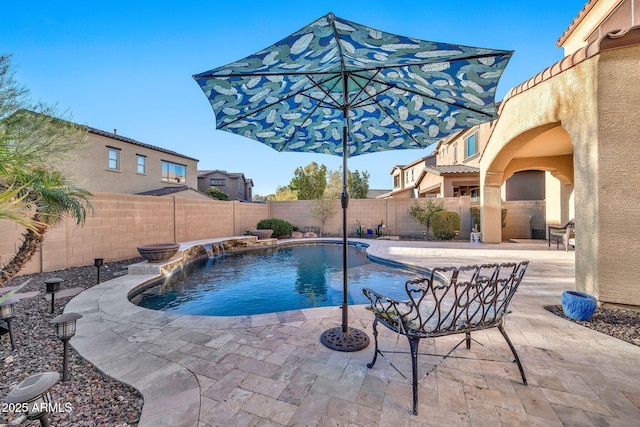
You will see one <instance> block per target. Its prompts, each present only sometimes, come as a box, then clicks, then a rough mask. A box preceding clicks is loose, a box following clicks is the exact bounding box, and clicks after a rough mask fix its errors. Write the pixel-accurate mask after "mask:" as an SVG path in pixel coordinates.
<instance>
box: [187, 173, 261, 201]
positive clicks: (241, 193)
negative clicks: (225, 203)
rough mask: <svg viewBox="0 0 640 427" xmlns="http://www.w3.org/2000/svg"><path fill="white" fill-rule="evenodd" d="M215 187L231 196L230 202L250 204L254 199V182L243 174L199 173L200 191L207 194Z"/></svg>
mask: <svg viewBox="0 0 640 427" xmlns="http://www.w3.org/2000/svg"><path fill="white" fill-rule="evenodd" d="M211 187H215V188H217V189H218V190H220V191H222V192H223V193H226V194H228V195H229V200H241V201H246V202H250V201H251V200H252V198H253V180H251V179H249V178H246V177H245V176H244V174H243V173H229V172H227V171H224V170H218V169H216V170H202V171H198V187H197V188H198V190H200V191H202V192H206V191H207V190H208V189H209V188H211Z"/></svg>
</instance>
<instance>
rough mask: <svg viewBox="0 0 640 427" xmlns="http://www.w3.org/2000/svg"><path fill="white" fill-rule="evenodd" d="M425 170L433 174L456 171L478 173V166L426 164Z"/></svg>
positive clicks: (454, 172) (453, 172) (446, 173)
mask: <svg viewBox="0 0 640 427" xmlns="http://www.w3.org/2000/svg"><path fill="white" fill-rule="evenodd" d="M425 170H427V171H429V172H431V173H432V174H434V175H438V176H440V175H448V174H456V173H480V168H476V167H473V166H466V165H438V166H427V167H425Z"/></svg>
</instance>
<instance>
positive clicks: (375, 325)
mask: <svg viewBox="0 0 640 427" xmlns="http://www.w3.org/2000/svg"><path fill="white" fill-rule="evenodd" d="M373 340H374V341H375V343H376V344H375V346H376V348H375V351H374V352H373V360H372V361H371V363H368V364H367V368H369V369H371V368H373V365H375V364H376V359H377V358H378V319H377V318H376V319H375V320H374V321H373Z"/></svg>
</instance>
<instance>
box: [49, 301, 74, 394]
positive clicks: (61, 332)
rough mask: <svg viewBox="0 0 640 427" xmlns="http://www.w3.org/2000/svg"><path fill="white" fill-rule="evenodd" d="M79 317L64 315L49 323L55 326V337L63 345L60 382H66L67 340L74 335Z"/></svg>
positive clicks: (71, 314)
mask: <svg viewBox="0 0 640 427" xmlns="http://www.w3.org/2000/svg"><path fill="white" fill-rule="evenodd" d="M81 317H82V315H81V314H78V313H64V314H61V315H59V316H56V317H54V318H53V319H52V320H51V322H49V323H51V324H52V325H55V326H56V335H58V338H60V340H61V341H62V343H63V344H64V353H63V362H62V382H66V381H67V371H68V370H69V369H68V367H69V340H70V339H71V337H73V336H74V335H75V334H76V321H77V320H78V319H80V318H81Z"/></svg>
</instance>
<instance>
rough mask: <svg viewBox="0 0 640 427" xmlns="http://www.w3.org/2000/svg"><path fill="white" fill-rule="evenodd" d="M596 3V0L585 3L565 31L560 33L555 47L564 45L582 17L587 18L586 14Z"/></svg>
mask: <svg viewBox="0 0 640 427" xmlns="http://www.w3.org/2000/svg"><path fill="white" fill-rule="evenodd" d="M596 3H597V0H589V1H587V2H586V3H585V5H584V6H583V7H582V9H581V10H580V12H578V15H576V17H575V18H573V21H571V24H569V26H568V27H567V29H566V30H565V31H564V33H562V35H561V36H560V38H559V39H558V41H557V42H556V46H557V47H560V46H562V43H564V42H565V41H566V40H567V38H569V36H570V35H571V33H572V32H573V31H574V30H575V29H576V27H577V26H578V24H580V22H582V20H583V19H584V17H585V16H587V13H589V11H590V10H591V8H593V6H595V4H596Z"/></svg>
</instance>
